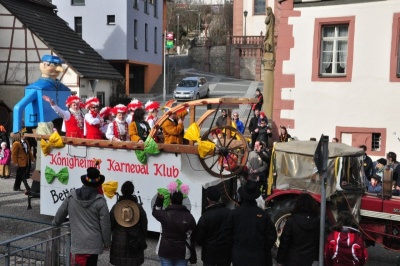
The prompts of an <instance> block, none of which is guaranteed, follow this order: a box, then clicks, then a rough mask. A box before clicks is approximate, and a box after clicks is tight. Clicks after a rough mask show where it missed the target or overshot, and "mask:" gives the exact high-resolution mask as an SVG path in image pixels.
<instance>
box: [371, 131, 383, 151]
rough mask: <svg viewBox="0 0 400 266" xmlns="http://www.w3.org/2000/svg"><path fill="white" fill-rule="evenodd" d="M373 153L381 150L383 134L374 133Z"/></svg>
mask: <svg viewBox="0 0 400 266" xmlns="http://www.w3.org/2000/svg"><path fill="white" fill-rule="evenodd" d="M371 140H372V143H371V151H380V150H381V133H372V138H371Z"/></svg>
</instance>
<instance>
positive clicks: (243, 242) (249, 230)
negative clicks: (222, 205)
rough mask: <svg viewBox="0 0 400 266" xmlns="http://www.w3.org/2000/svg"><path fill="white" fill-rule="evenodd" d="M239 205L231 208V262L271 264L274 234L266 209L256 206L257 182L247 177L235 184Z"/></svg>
mask: <svg viewBox="0 0 400 266" xmlns="http://www.w3.org/2000/svg"><path fill="white" fill-rule="evenodd" d="M239 195H240V198H241V199H242V203H241V206H240V207H239V208H237V209H235V210H233V214H232V223H233V248H232V264H233V266H250V265H251V266H272V255H271V248H272V246H273V245H274V243H275V240H276V237H277V234H276V229H275V226H274V224H273V223H272V221H271V217H270V216H269V214H268V212H267V211H264V210H263V209H261V208H259V207H258V206H257V202H256V199H257V198H259V197H260V195H261V191H260V186H259V185H258V184H257V182H255V181H247V182H246V184H245V185H244V186H241V187H240V188H239Z"/></svg>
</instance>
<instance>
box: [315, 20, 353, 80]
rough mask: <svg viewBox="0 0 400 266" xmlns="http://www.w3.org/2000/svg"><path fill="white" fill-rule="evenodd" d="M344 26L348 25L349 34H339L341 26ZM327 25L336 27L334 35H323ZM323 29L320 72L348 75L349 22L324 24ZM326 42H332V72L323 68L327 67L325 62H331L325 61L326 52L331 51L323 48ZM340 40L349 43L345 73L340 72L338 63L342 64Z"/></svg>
mask: <svg viewBox="0 0 400 266" xmlns="http://www.w3.org/2000/svg"><path fill="white" fill-rule="evenodd" d="M343 26H347V36H339V27H343ZM327 27H334V36H327V37H324V36H323V32H324V28H327ZM321 31H322V33H321V56H320V67H319V69H320V70H319V72H320V73H319V74H320V75H321V76H346V71H347V58H348V53H349V48H348V45H349V25H348V24H340V25H324V26H322V28H321ZM325 42H332V50H330V51H331V53H332V55H331V57H332V58H331V62H330V63H331V67H332V72H331V73H325V72H323V70H324V69H326V68H325V67H324V64H326V63H328V62H329V61H327V62H324V53H327V52H328V53H329V52H330V51H329V50H327V51H324V50H323V48H324V43H325ZM339 42H346V43H347V45H346V51H345V54H346V58H345V59H344V64H345V67H344V73H338V64H340V60H339V58H338V57H339V55H338V53H339V48H338V47H339ZM342 63H343V62H342Z"/></svg>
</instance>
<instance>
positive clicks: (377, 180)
mask: <svg viewBox="0 0 400 266" xmlns="http://www.w3.org/2000/svg"><path fill="white" fill-rule="evenodd" d="M381 182H382V177H381V176H379V175H373V176H371V181H369V182H368V192H370V193H381V192H382V184H381Z"/></svg>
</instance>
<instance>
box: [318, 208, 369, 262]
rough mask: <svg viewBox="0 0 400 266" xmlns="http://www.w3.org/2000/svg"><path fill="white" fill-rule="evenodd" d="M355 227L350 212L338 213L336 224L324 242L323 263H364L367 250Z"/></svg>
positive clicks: (355, 224)
mask: <svg viewBox="0 0 400 266" xmlns="http://www.w3.org/2000/svg"><path fill="white" fill-rule="evenodd" d="M356 227H357V223H356V222H355V220H354V218H353V215H352V214H351V213H350V212H348V211H343V212H341V213H339V216H338V219H337V224H336V226H335V227H334V228H333V229H334V230H333V231H332V232H331V233H330V234H329V236H328V239H327V240H326V243H325V252H324V253H325V254H324V255H325V265H327V266H339V265H340V266H346V265H352V266H362V265H365V263H366V261H367V258H368V252H367V249H366V248H365V245H364V240H363V238H362V235H361V233H360V231H358V230H357V229H356Z"/></svg>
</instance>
